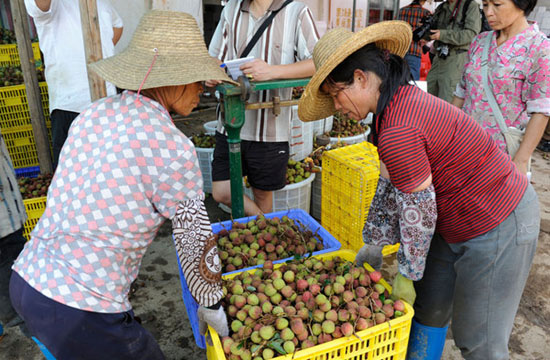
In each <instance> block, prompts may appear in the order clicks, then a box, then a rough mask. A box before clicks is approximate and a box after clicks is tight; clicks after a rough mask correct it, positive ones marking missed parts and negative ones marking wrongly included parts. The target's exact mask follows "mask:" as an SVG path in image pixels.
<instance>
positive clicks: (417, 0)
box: [398, 0, 431, 80]
mask: <svg viewBox="0 0 550 360" xmlns="http://www.w3.org/2000/svg"><path fill="white" fill-rule="evenodd" d="M425 3H426V0H414V1H413V2H412V3H410V4H409V5H407V6H405V7H402V8H401V9H400V10H399V16H398V19H399V20H403V21H406V22H408V23H409V25H411V27H412V29H413V31H414V30H416V28H417V27H419V26H420V25H421V24H422V23H421V20H422V19H424V18H426V17H427V16H429V15H431V13H430V11H429V10H428V9H424V8H423V6H424V4H425ZM421 58H422V46H421V44H419V43H418V42H415V41H414V40H413V41H412V42H411V47H410V48H409V52H408V53H407V55H405V61H406V62H407V64H409V68H410V69H411V74H412V77H413V79H414V80H420V65H421Z"/></svg>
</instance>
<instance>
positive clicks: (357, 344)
mask: <svg viewBox="0 0 550 360" xmlns="http://www.w3.org/2000/svg"><path fill="white" fill-rule="evenodd" d="M323 164H324V159H323ZM323 170H324V167H323ZM335 256H339V257H340V258H342V259H345V260H349V261H354V260H355V252H353V251H350V250H339V251H334V252H330V253H326V254H321V255H317V256H315V257H316V258H319V259H331V258H333V257H335ZM279 266H281V264H276V265H275V268H278V267H279ZM365 268H366V269H367V270H368V271H373V270H374V269H373V268H372V267H370V266H369V265H368V264H365ZM254 271H255V270H249V272H251V273H253V272H254ZM236 275H238V274H230V275H226V276H224V279H231V278H233V277H235V276H236ZM380 283H381V284H382V285H384V287H385V288H386V289H388V291H390V292H391V286H390V285H389V284H388V283H387V282H386V281H384V280H383V279H382V280H381V281H380ZM413 315H414V310H413V308H412V307H411V306H410V305H409V304H407V303H405V313H404V315H403V316H401V317H398V318H396V319H393V320H390V321H389V322H386V323H382V324H379V325H376V326H373V327H371V328H368V329H365V330H362V331H358V332H357V333H356V335H357V337H355V336H350V337H341V338H339V339H336V340H332V341H329V342H327V343H324V344H321V345H316V346H313V347H311V348H308V349H304V350H299V351H296V353H294V354H288V355H284V356H279V357H275V358H273V360H328V359H340V360H349V359H353V360H404V359H405V357H406V355H407V345H408V343H409V334H410V331H411V323H412V318H413ZM208 331H210V336H211V338H212V346H210V345H208V344H207V347H206V357H207V358H208V360H225V359H227V358H226V356H225V353H224V352H223V347H222V344H221V340H220V337H219V336H218V334H217V333H216V331H215V330H214V329H213V328H211V327H210V326H209V327H208Z"/></svg>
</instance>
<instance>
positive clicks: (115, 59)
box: [89, 10, 235, 90]
mask: <svg viewBox="0 0 550 360" xmlns="http://www.w3.org/2000/svg"><path fill="white" fill-rule="evenodd" d="M155 55H156V57H155ZM153 62H154V63H153ZM89 66H90V68H91V69H92V70H94V71H95V72H96V73H97V74H98V75H99V76H101V77H102V78H103V79H105V80H107V81H109V82H111V83H113V84H115V85H116V86H117V87H119V88H122V89H128V90H138V89H139V88H140V85H142V82H143V81H144V79H145V82H143V86H142V87H141V88H142V89H149V88H156V87H162V86H177V85H185V84H191V83H194V82H197V81H206V80H221V81H227V82H231V83H235V82H233V81H232V80H231V79H230V78H229V77H228V76H227V75H226V73H225V71H223V70H222V69H221V68H220V66H219V65H218V63H217V62H216V60H215V59H214V58H212V57H211V56H210V54H208V50H207V49H206V44H205V43H204V39H203V36H202V34H201V32H200V30H199V27H198V26H197V22H196V21H195V18H193V16H191V15H189V14H187V13H184V12H178V11H162V10H152V11H149V12H148V13H146V14H145V15H143V17H142V18H141V21H140V23H139V25H138V27H137V28H136V31H135V33H134V35H133V37H132V40H131V41H130V44H129V45H128V47H127V48H126V49H125V50H124V51H122V52H121V53H119V54H117V55H115V56H112V57H109V58H107V59H103V60H100V61H98V62H95V63H93V64H90V65H89ZM149 70H150V72H149ZM148 72H149V74H148V75H147V73H148Z"/></svg>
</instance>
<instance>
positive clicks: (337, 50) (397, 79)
mask: <svg viewBox="0 0 550 360" xmlns="http://www.w3.org/2000/svg"><path fill="white" fill-rule="evenodd" d="M411 38H412V33H411V30H410V27H409V25H408V24H407V23H405V22H402V21H386V22H382V23H378V24H374V25H371V26H369V27H367V28H366V29H364V30H362V31H360V32H358V33H352V32H350V31H348V30H346V29H342V28H336V29H332V30H330V31H329V32H327V33H326V34H325V35H324V36H323V37H322V38H321V39H320V40H319V42H318V43H317V45H316V46H315V49H314V51H313V61H314V63H315V67H316V72H315V74H314V76H313V77H312V79H311V81H310V82H309V84H308V85H307V87H306V89H305V92H304V94H303V95H302V98H301V99H300V103H299V105H298V106H299V107H298V116H299V117H300V119H301V120H302V121H313V120H317V119H322V118H324V117H326V116H328V115H330V114H332V113H334V112H335V111H340V112H342V113H344V114H346V115H348V116H350V117H352V118H355V119H363V118H364V117H365V116H366V115H367V114H368V113H369V112H372V113H375V114H376V118H375V121H374V122H373V142H374V144H375V145H377V146H378V153H379V155H380V159H381V162H382V164H381V177H380V179H379V182H378V187H377V190H376V194H375V197H374V199H373V201H372V204H371V207H370V210H369V215H368V218H367V222H366V224H365V233H366V235H367V236H366V237H365V239H366V241H365V242H366V244H365V245H364V246H363V248H362V249H361V250H360V251H359V252H358V254H357V257H356V261H357V263H362V262H365V261H366V262H368V263H369V264H378V265H379V264H380V263H381V257H382V255H381V253H380V249H381V247H380V246H378V245H380V244H381V243H383V242H385V241H388V240H390V242H397V241H399V242H400V243H401V247H400V250H399V252H398V254H397V260H398V265H399V269H398V270H399V272H398V274H397V276H396V278H395V280H394V282H393V295H395V296H397V297H400V298H403V299H405V300H407V301H408V302H410V303H412V304H414V310H415V317H414V321H413V326H412V330H411V339H412V340H411V344H410V352H409V359H438V358H439V356H441V352H442V350H443V346H444V343H445V337H446V332H447V326H448V324H449V322H450V320H451V319H452V330H453V337H454V340H455V343H456V344H457V346H458V347H459V348H460V350H461V352H462V355H463V356H464V358H466V359H504V358H507V357H508V339H509V336H510V332H511V330H512V326H513V323H514V317H515V314H516V311H517V308H518V305H519V301H520V298H521V294H522V292H523V288H524V285H525V282H526V280H527V275H528V273H529V268H530V266H531V263H532V260H533V256H534V253H535V248H536V243H537V239H538V233H539V222H540V217H539V206H538V200H537V195H536V193H535V191H534V189H533V187H532V186H531V185H530V184H529V182H528V181H527V177H526V176H524V175H523V174H521V173H520V172H519V171H518V170H517V169H516V167H515V166H514V165H513V163H512V161H511V160H510V158H509V157H508V156H506V155H505V154H504V153H502V152H501V151H500V150H499V149H498V147H497V144H496V143H495V142H494V141H493V140H492V139H491V138H490V137H489V135H488V134H487V133H486V132H485V131H483V129H482V128H481V127H480V126H479V125H478V124H477V123H476V122H475V121H474V120H473V119H472V118H471V117H469V116H468V115H467V114H465V113H464V112H462V111H460V110H459V109H457V108H456V107H454V106H452V105H451V104H449V103H448V102H445V101H443V100H441V99H438V98H436V97H434V96H432V95H430V94H427V93H425V92H423V91H422V90H420V89H419V88H418V87H416V86H414V85H410V84H409V81H410V80H411V75H410V72H409V71H408V67H407V65H406V63H405V62H404V60H403V58H402V57H403V56H404V55H405V54H406V52H407V50H408V49H409V45H410V42H411ZM390 203H391V204H393V205H391V206H390ZM419 334H423V335H424V336H426V338H424V341H423V343H424V345H426V344H428V346H429V349H423V348H421V346H419V345H421V344H420V342H419V341H415V339H417V338H420V336H419ZM426 340H427V342H426Z"/></svg>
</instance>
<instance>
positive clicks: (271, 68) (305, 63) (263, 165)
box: [206, 0, 319, 215]
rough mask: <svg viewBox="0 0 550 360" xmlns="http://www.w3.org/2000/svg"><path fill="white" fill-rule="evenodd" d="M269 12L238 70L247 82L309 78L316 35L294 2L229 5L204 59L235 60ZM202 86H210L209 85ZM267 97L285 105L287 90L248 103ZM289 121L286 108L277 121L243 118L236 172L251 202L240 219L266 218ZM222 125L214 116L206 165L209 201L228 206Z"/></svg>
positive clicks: (257, 95)
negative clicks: (210, 154)
mask: <svg viewBox="0 0 550 360" xmlns="http://www.w3.org/2000/svg"><path fill="white" fill-rule="evenodd" d="M273 12H278V13H277V15H276V16H275V17H274V18H273V20H272V22H271V24H270V25H269V26H268V27H267V29H266V30H265V31H264V32H263V34H262V35H261V37H260V38H259V40H258V41H257V42H256V44H255V45H254V47H253V48H252V50H251V51H250V54H249V56H253V57H254V58H255V59H254V60H253V61H251V62H249V63H247V64H245V65H243V66H242V67H241V69H242V71H243V72H244V74H245V75H247V76H248V77H249V79H250V80H251V81H266V80H273V79H294V78H305V77H309V76H311V75H312V74H313V71H314V65H313V61H312V60H311V59H310V57H311V53H312V51H313V47H314V46H315V43H316V42H317V40H319V35H318V33H317V30H316V28H315V22H314V20H313V16H312V14H311V11H310V10H309V9H308V8H307V6H306V5H305V4H303V3H301V2H298V1H294V2H288V1H287V2H285V1H284V0H231V1H229V2H228V3H227V5H225V7H224V9H223V11H222V14H221V19H220V22H219V23H218V27H217V28H216V31H215V33H214V36H213V38H212V41H211V43H210V46H209V51H210V55H212V56H213V57H215V58H217V59H219V60H220V61H221V62H224V61H227V60H233V59H237V58H240V57H241V54H242V52H243V50H244V49H245V48H246V47H247V45H248V43H249V42H250V40H251V39H252V37H253V35H254V34H255V33H256V31H257V29H258V27H260V25H261V24H262V23H263V22H264V21H265V20H266V19H267V18H268V17H269V16H270V15H271V14H272V13H273ZM206 85H207V86H214V85H215V82H207V83H206ZM273 96H280V98H281V100H290V99H291V98H292V89H291V88H287V89H278V90H268V91H261V92H254V93H252V94H251V95H250V99H249V100H248V101H249V102H258V101H271V99H272V97H273ZM291 116H292V111H291V109H290V107H283V108H281V114H280V115H279V116H275V115H274V114H273V112H272V111H271V109H261V110H246V112H245V123H244V125H243V127H242V129H241V140H242V142H241V154H242V168H243V175H246V176H248V182H249V183H250V185H251V187H252V192H253V194H254V201H252V200H251V199H250V198H249V197H247V196H246V195H245V196H244V211H245V213H246V215H258V214H260V213H268V212H271V210H272V207H273V191H275V190H279V189H282V188H283V187H284V186H285V184H286V169H287V163H288V159H289V138H290V126H291ZM223 123H224V118H223V113H222V112H219V114H218V128H217V131H216V149H215V150H214V160H213V161H212V195H213V197H214V199H215V200H216V201H217V202H221V203H223V204H226V205H228V206H231V187H230V181H229V147H228V143H227V136H226V133H225V130H224V127H223ZM267 164H269V166H267Z"/></svg>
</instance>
